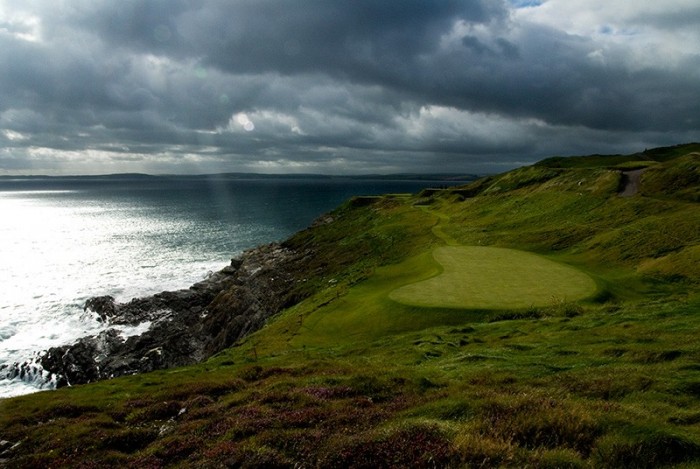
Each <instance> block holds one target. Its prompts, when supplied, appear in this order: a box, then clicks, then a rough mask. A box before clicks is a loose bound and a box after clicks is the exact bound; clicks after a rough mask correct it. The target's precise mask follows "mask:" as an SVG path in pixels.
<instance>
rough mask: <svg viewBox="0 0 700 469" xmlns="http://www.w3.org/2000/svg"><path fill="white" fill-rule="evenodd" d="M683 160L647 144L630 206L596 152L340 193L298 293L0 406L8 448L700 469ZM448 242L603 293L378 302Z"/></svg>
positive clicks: (395, 463) (330, 461)
mask: <svg viewBox="0 0 700 469" xmlns="http://www.w3.org/2000/svg"><path fill="white" fill-rule="evenodd" d="M694 151H697V150H696V149H695V147H693V146H689V147H674V148H673V149H672V152H671V153H672V154H673V157H668V158H666V156H668V155H669V154H671V153H669V152H670V150H668V151H665V152H664V151H657V152H655V151H651V153H652V154H660V155H666V156H664V158H659V160H658V161H656V160H655V164H654V165H653V166H650V167H649V169H648V170H647V173H645V175H643V176H646V177H642V181H641V193H640V194H639V195H636V196H634V197H629V198H620V197H618V196H617V191H618V189H619V183H620V173H619V171H618V170H617V169H610V168H611V167H613V166H615V165H617V164H618V163H615V165H610V164H608V160H605V159H603V160H602V161H600V162H598V163H596V164H595V165H592V164H591V162H590V161H586V162H585V164H584V163H580V164H578V163H577V162H576V161H571V162H570V164H569V166H570V167H569V168H561V167H558V168H555V167H548V166H543V165H536V166H533V167H528V168H520V169H518V170H515V171H512V172H509V173H505V174H503V175H498V176H493V177H489V178H485V179H482V180H479V181H477V182H475V183H473V184H470V185H468V186H464V187H460V188H455V189H449V190H444V191H432V192H430V193H424V194H421V195H418V196H414V197H384V198H372V199H357V200H354V201H351V202H349V203H348V204H346V205H344V206H343V207H340V208H339V209H338V210H336V211H334V212H333V213H331V214H329V215H328V216H326V217H324V218H323V219H322V220H321V221H320V222H319V223H317V224H315V225H314V226H313V227H311V228H309V229H308V230H304V231H302V232H300V233H298V234H296V235H295V236H293V237H292V238H290V239H289V240H288V241H287V242H286V245H287V246H289V247H291V248H294V247H313V249H314V251H315V256H313V258H310V259H309V269H308V272H313V275H310V276H309V277H308V278H304V279H300V283H299V289H300V290H301V291H303V292H304V293H308V294H310V296H308V297H307V298H306V299H305V300H304V301H302V302H300V303H298V304H296V305H295V306H292V307H290V308H289V309H287V310H285V311H284V312H282V313H281V314H280V315H279V316H278V317H276V318H275V319H274V320H272V321H270V323H269V324H268V325H267V326H266V327H265V328H263V329H261V330H260V331H258V332H256V333H255V334H253V335H251V336H249V337H248V338H247V339H246V340H244V341H243V342H242V343H240V344H237V345H236V346H234V347H232V348H230V349H228V350H226V351H224V352H222V353H221V354H219V355H218V356H215V357H212V358H211V359H210V360H209V361H207V362H205V363H203V364H201V365H198V366H192V367H188V368H181V369H173V370H167V371H160V372H154V373H149V374H145V375H141V376H132V377H127V378H120V379H115V380H110V381H105V382H100V383H95V384H91V385H86V386H76V387H74V388H69V389H62V390H58V391H55V392H48V393H39V394H35V395H29V396H23V397H19V398H15V399H8V400H3V401H0V440H5V441H7V442H9V443H7V444H5V443H2V446H0V458H10V460H9V461H7V464H8V465H9V466H11V467H85V468H87V467H116V466H129V467H261V468H262V467H266V468H268V467H378V468H381V467H550V468H555V467H556V468H560V467H571V468H576V467H596V468H597V467H610V468H617V467H630V468H632V467H634V468H643V467H649V468H652V467H684V468H688V467H699V466H700V365H699V363H700V344H698V341H697V331H698V330H700V314H699V313H700V294H699V292H700V289H699V286H700V272H699V270H698V269H699V267H698V265H699V264H700V263H698V262H695V261H693V259H697V255H698V250H699V247H698V246H700V210H698V204H697V202H696V201H694V199H693V197H692V196H689V195H688V194H691V195H692V194H694V193H695V192H694V191H697V186H696V185H695V183H693V182H692V181H693V179H692V177H694V175H695V174H697V171H698V165H697V156H693V152H694ZM633 157H634V158H637V159H638V158H639V156H638V155H633ZM630 161H631V159H630ZM679 168H682V169H679ZM652 170H653V171H654V172H652ZM679 171H680V172H681V173H683V174H687V173H688V172H690V173H691V174H690V179H686V181H690V182H687V183H686V185H678V186H674V187H673V188H671V189H670V190H667V188H668V186H667V185H666V184H664V183H661V182H659V181H663V180H664V178H671V176H670V175H672V174H676V173H677V172H679ZM445 245H448V246H460V245H461V246H490V247H498V248H507V249H516V250H520V251H529V252H532V253H536V254H538V255H540V256H542V255H544V256H546V258H547V259H548V262H549V261H556V262H557V263H562V264H566V265H567V266H571V267H572V268H575V269H577V271H581V272H585V274H586V275H587V276H589V277H590V278H592V279H593V280H594V281H595V283H596V285H597V288H598V292H597V293H596V295H595V296H593V297H589V298H586V299H583V300H581V301H576V302H565V301H557V302H552V303H551V304H548V305H544V306H532V307H528V308H525V309H516V310H511V309H500V310H492V311H486V310H481V309H470V308H464V307H462V308H444V307H432V306H421V307H417V306H413V305H405V304H400V303H397V302H395V301H392V300H391V299H390V298H389V294H390V292H392V291H394V290H396V289H399V288H401V287H402V286H405V285H411V284H414V285H415V284H420V282H425V281H428V280H429V279H431V278H439V277H436V276H438V275H439V274H440V273H441V272H442V267H441V266H440V265H439V264H438V263H436V262H435V260H434V259H433V257H432V253H433V251H434V250H435V249H436V248H437V249H438V252H440V249H445V248H443V247H442V246H445ZM450 249H452V248H450ZM457 249H461V248H457ZM447 252H449V250H448V251H447ZM358 253H362V255H361V256H359V255H358ZM693 256H695V257H693ZM548 265H549V264H548ZM502 293H503V294H505V293H506V292H502ZM300 297H306V296H305V295H301V296H300ZM491 297H492V299H493V295H491ZM13 445H17V446H15V447H14V449H9V448H10V447H11V446H13Z"/></svg>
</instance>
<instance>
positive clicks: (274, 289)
mask: <svg viewBox="0 0 700 469" xmlns="http://www.w3.org/2000/svg"><path fill="white" fill-rule="evenodd" d="M308 256H309V253H299V252H295V251H293V250H291V249H288V248H284V247H282V246H281V245H279V244H269V245H265V246H261V247H258V248H255V249H252V250H249V251H246V252H244V253H243V254H242V255H241V256H240V257H238V258H235V259H233V260H232V261H231V265H229V266H227V267H226V268H224V269H223V270H221V271H219V272H216V273H214V274H212V275H211V276H209V278H207V279H206V280H204V281H202V282H199V283H196V284H194V285H192V286H191V287H190V288H188V289H185V290H178V291H169V292H162V293H158V294H156V295H153V296H150V297H146V298H137V299H133V300H131V301H129V302H128V303H116V302H115V300H114V298H112V297H110V296H100V297H95V298H91V299H90V300H88V301H87V303H86V304H85V308H86V310H91V311H93V312H95V313H96V314H97V315H98V316H99V318H100V320H102V321H104V322H105V323H106V324H108V325H109V326H112V327H109V328H107V329H106V330H105V331H104V332H102V333H101V334H99V335H97V336H93V337H85V338H82V339H80V340H78V341H77V342H76V343H75V344H72V345H66V346H62V347H54V348H51V349H49V350H48V351H47V352H46V354H44V355H43V357H42V358H40V363H41V365H42V366H43V368H44V369H45V370H46V371H48V372H51V373H53V374H55V376H56V377H57V386H59V387H60V386H64V385H67V384H81V383H88V382H91V381H97V380H101V379H106V378H112V377H116V376H122V375H128V374H135V373H143V372H148V371H153V370H157V369H164V368H170V367H174V366H182V365H188V364H192V363H197V362H200V361H202V360H204V359H206V358H208V357H209V356H211V355H213V354H215V353H217V352H219V351H221V350H223V349H224V348H227V347H229V346H231V345H232V344H234V343H235V342H236V341H237V340H240V339H241V338H243V337H245V336H246V335H247V334H249V333H251V332H253V331H255V330H257V329H259V328H260V327H262V326H263V325H264V324H265V322H266V320H267V319H268V318H269V317H270V316H272V315H274V314H276V313H278V312H279V311H281V310H282V309H283V308H285V307H287V306H289V305H291V304H293V303H295V302H296V301H298V300H299V299H300V298H299V297H298V295H297V294H295V293H294V286H295V284H296V283H297V277H298V274H299V272H300V271H303V268H302V264H303V262H304V259H305V258H307V257H308ZM145 322H150V323H151V326H150V328H149V329H148V330H147V331H146V332H144V333H142V334H140V335H137V336H132V337H128V338H126V339H124V338H123V337H122V336H121V335H120V334H119V332H118V331H117V330H116V329H114V328H113V326H118V325H131V326H135V325H138V324H142V323H145Z"/></svg>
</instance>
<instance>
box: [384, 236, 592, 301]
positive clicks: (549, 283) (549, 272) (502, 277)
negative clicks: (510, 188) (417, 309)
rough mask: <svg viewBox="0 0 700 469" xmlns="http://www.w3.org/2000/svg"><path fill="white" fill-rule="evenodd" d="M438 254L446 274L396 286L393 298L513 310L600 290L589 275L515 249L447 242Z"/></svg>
mask: <svg viewBox="0 0 700 469" xmlns="http://www.w3.org/2000/svg"><path fill="white" fill-rule="evenodd" d="M433 258H434V259H435V261H437V262H438V263H439V264H440V265H441V266H442V268H443V271H442V273H440V274H439V275H437V276H435V277H432V278H429V279H427V280H423V281H420V282H416V283H413V284H409V285H405V286H403V287H400V288H397V289H396V290H394V291H393V292H391V294H390V298H391V299H392V300H394V301H396V302H398V303H402V304H406V305H412V306H423V307H438V308H466V309H471V308H473V309H509V308H527V307H530V306H548V305H552V304H553V303H560V302H569V301H577V300H581V299H584V298H587V297H590V296H592V295H593V294H594V293H595V292H596V290H597V287H596V283H595V282H594V281H593V279H591V278H590V277H589V276H588V275H586V274H585V273H583V272H581V271H579V270H577V269H575V268H573V267H570V266H567V265H564V264H560V263H558V262H554V261H551V260H549V259H547V258H545V257H542V256H539V255H537V254H533V253H530V252H525V251H518V250H515V249H504V248H494V247H482V246H443V247H439V248H436V249H435V250H434V251H433Z"/></svg>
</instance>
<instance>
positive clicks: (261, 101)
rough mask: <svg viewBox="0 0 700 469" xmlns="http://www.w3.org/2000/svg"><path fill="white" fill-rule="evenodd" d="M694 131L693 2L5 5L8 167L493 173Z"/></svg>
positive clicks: (698, 15) (699, 40)
mask: <svg viewBox="0 0 700 469" xmlns="http://www.w3.org/2000/svg"><path fill="white" fill-rule="evenodd" d="M699 140H700V2H698V1H697V0H664V1H663V2H661V1H649V2H638V1H632V0H544V1H538V0H464V1H458V0H435V1H428V0H395V1H388V0H352V1H347V0H211V1H204V0H202V1H194V0H154V1H148V0H120V1H114V0H0V175H1V174H97V173H115V172H146V173H207V172H219V171H254V172H267V173H288V172H305V173H336V174H340V173H390V172H476V173H486V172H493V171H500V170H505V169H509V168H512V167H515V166H519V165H523V164H528V163H531V162H534V161H536V160H538V159H541V158H542V157H546V156H552V155H573V154H588V153H596V152H597V153H631V152H634V151H640V150H643V149H644V148H646V147H654V146H662V145H670V144H676V143H686V142H690V141H699Z"/></svg>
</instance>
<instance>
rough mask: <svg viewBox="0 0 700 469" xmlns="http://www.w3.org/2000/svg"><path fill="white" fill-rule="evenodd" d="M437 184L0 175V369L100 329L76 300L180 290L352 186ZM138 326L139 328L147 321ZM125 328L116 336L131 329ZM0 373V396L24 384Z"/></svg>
mask: <svg viewBox="0 0 700 469" xmlns="http://www.w3.org/2000/svg"><path fill="white" fill-rule="evenodd" d="M442 185H446V183H444V182H436V181H428V180H422V181H415V180H398V181H397V180H376V179H375V180H366V179H357V178H269V177H267V178H259V179H256V178H247V179H239V178H236V177H229V176H214V177H145V176H138V175H136V176H119V177H83V178H29V179H19V178H15V179H3V178H0V216H1V217H0V263H1V264H2V265H1V269H0V289H2V294H1V295H0V366H2V365H3V364H7V363H13V362H17V361H24V360H28V359H31V358H32V356H34V355H35V354H36V353H37V352H38V351H40V350H44V349H46V348H48V347H51V346H56V345H62V344H66V343H70V342H72V341H74V340H75V339H77V338H79V337H82V336H84V335H87V334H94V333H98V332H99V331H100V330H101V328H103V327H104V326H103V325H102V324H100V323H98V322H97V321H96V320H95V318H94V317H92V316H90V315H89V314H86V313H84V312H83V310H82V305H83V304H84V302H85V300H86V299H87V298H89V297H91V296H96V295H107V294H109V295H113V296H115V297H116V298H117V300H119V301H127V300H129V299H130V298H132V297H136V296H143V295H149V294H153V293H156V292H159V291H162V290H173V289H179V288H185V287H187V286H189V285H190V284H192V283H194V282H196V281H199V280H201V279H202V278H204V277H205V276H206V275H207V273H208V272H210V271H214V270H219V269H221V268H223V267H224V266H226V265H227V264H228V263H229V260H230V258H231V257H233V256H235V255H236V254H238V253H240V252H241V251H242V250H244V249H247V248H251V247H254V246H256V245H259V244H262V243H267V242H270V241H279V240H282V239H284V238H286V237H288V236H289V235H291V234H292V233H294V232H295V231H297V230H299V229H302V228H304V227H306V226H308V225H309V224H310V223H311V222H312V221H313V220H314V219H315V218H317V217H318V216H319V215H321V214H322V213H324V212H327V211H329V210H331V209H332V208H334V207H336V206H338V205H339V204H341V203H342V202H343V201H345V200H347V199H348V198H349V197H351V196H353V195H376V194H384V193H404V192H417V191H419V190H420V189H422V188H424V187H435V186H442ZM142 327H148V325H147V324H145V325H143V326H142ZM138 332H139V330H138V329H136V330H134V329H125V330H124V331H123V333H124V334H125V335H128V334H134V333H138ZM36 390H37V389H36V387H35V386H34V384H33V383H32V382H31V379H29V380H27V379H25V380H23V381H20V380H8V379H3V375H2V372H1V371H0V397H3V396H9V395H16V394H22V393H27V392H32V391H36Z"/></svg>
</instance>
